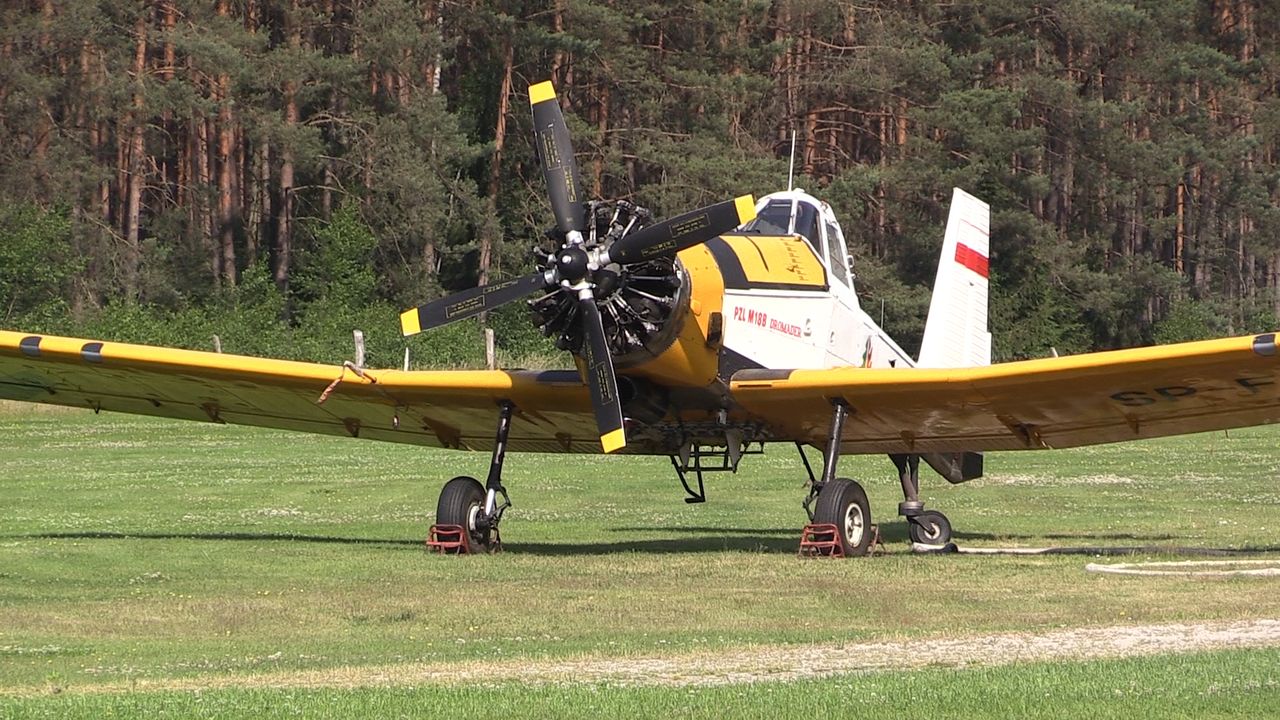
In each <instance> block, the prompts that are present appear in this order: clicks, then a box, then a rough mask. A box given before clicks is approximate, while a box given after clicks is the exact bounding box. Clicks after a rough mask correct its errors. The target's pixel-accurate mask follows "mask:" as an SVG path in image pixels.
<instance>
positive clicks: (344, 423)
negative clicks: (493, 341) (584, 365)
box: [0, 331, 600, 453]
mask: <svg viewBox="0 0 1280 720" xmlns="http://www.w3.org/2000/svg"><path fill="white" fill-rule="evenodd" d="M362 373H363V375H361V374H357V373H356V372H355V371H353V370H352V369H351V368H348V367H344V366H341V365H320V364H314V363H303V362H293V361H289V360H269V359H263V358H253V357H244V356H239V355H224V354H220V353H208V352H196V351H191V350H177V349H173V348H160V347H151V346H146V345H129V344H126V343H115V342H99V341H95V340H81V339H76V338H65V337H52V336H39V335H24V334H21V333H15V332H8V331H0V398H8V399H12V400H23V401H28V402H40V403H52V404H55V405H69V406H73V407H89V408H93V409H95V410H110V411H116V412H127V413H138V414H142V415H157V416H161V417H171V418H181V419H186V420H202V421H206V422H222V423H234V424H239V425H257V426H261V427H271V428H283V429H287V430H299V431H303V432H313V433H324V434H330V435H348V436H354V437H361V438H370V439H374V440H386V441H391V442H402V443H414V444H418V445H432V446H438V447H456V448H465V449H487V448H490V447H492V446H493V440H494V432H495V430H496V428H497V418H498V403H499V402H501V401H504V400H508V401H511V402H513V403H515V405H516V412H515V414H514V416H513V418H512V425H511V435H510V447H511V449H513V450H527V451H534V452H576V453H598V452H600V438H599V435H598V434H597V432H596V426H595V420H594V419H593V418H594V416H593V415H592V410H591V398H590V396H589V395H588V392H587V389H586V387H585V386H584V385H582V382H581V380H580V379H579V377H578V375H577V373H574V372H571V371H569V372H562V371H548V372H533V371H515V372H503V371H488V370H478V371H472V370H457V371H436V372H402V371H399V370H365V371H362ZM339 378H341V380H340V381H339V382H337V384H336V385H335V384H334V382H335V381H336V380H339ZM331 385H332V386H333V387H332V389H331V390H330V391H329V392H328V394H327V398H326V399H325V401H324V402H320V398H321V395H322V394H324V393H325V391H326V390H327V389H330V386H331Z"/></svg>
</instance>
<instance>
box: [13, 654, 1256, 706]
mask: <svg viewBox="0 0 1280 720" xmlns="http://www.w3.org/2000/svg"><path fill="white" fill-rule="evenodd" d="M1278 677H1280V652H1277V651H1272V650H1267V651H1226V652H1218V653H1200V654H1193V655H1185V656H1181V657H1177V658H1173V659H1162V658H1156V659H1153V658H1134V659H1126V660H1108V661H1095V662H1088V663H1056V664H1046V663H1030V664H1026V665H1015V666H1004V667H983V668H969V669H964V670H949V671H945V672H933V671H916V672H878V673H866V674H859V675H842V676H835V677H831V678H827V679H823V680H810V681H804V682H787V683H756V684H748V685H729V686H721V687H711V688H699V687H694V688H685V687H681V688H668V687H643V688H627V687H611V686H606V685H572V686H559V687H557V686H533V687H528V686H521V685H513V684H496V685H493V686H486V687H420V688H377V689H358V690H338V689H323V690H272V689H259V690H243V689H237V690H219V691H207V692H188V693H172V692H169V693H137V694H115V695H93V694H91V695H69V696H68V695H62V696H52V697H44V698H32V699H20V700H15V699H4V698H0V716H2V717H6V718H12V719H13V720H23V719H27V718H30V719H35V718H59V719H63V718H66V719H71V718H92V719H94V720H96V719H97V718H112V717H146V718H149V719H150V720H164V719H165V718H189V717H201V718H209V719H215V718H239V717H254V718H263V719H264V720H267V719H271V718H292V717H307V718H344V719H345V718H349V717H405V718H411V717H423V718H426V717H433V718H439V717H496V718H578V717H626V718H636V719H637V720H639V719H641V718H723V717H735V718H807V717H813V718H824V717H907V716H911V717H929V718H970V719H973V720H981V719H983V718H1020V719H1025V720H1034V719H1036V718H1073V719H1077V720H1094V719H1102V718H1125V719H1127V718H1137V717H1141V718H1160V719H1164V718H1169V719H1172V718H1197V719H1203V718H1258V717H1273V716H1274V714H1275V711H1276V708H1277V707H1280V681H1278V680H1277V678H1278Z"/></svg>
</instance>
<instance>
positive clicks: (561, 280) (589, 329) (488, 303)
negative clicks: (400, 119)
mask: <svg viewBox="0 0 1280 720" xmlns="http://www.w3.org/2000/svg"><path fill="white" fill-rule="evenodd" d="M529 103H530V104H531V105H532V109H533V131H534V144H535V146H536V148H537V152H538V159H539V161H540V162H541V164H542V174H543V178H544V179H545V180H546V183H547V194H548V196H549V197H550V200H551V210H552V212H553V213H554V215H555V218H556V230H557V231H558V235H559V236H563V238H564V240H563V242H562V244H561V246H560V249H559V250H557V251H556V252H555V253H554V254H552V255H550V256H548V257H547V259H546V262H545V263H544V266H543V268H542V269H541V270H539V271H537V272H535V273H532V274H530V275H526V276H525V277H522V278H518V279H516V280H508V281H505V282H499V283H493V284H490V285H483V286H480V287H475V288H471V289H469V290H463V291H462V292H459V293H455V294H453V295H450V296H448V297H446V298H441V299H439V300H434V301H432V302H429V303H426V304H425V305H420V306H418V307H416V308H413V309H411V310H406V311H405V312H403V313H401V315H400V325H401V329H402V330H403V332H404V334H405V335H413V334H415V333H419V332H422V331H423V330H429V329H431V328H434V327H439V326H441V325H445V324H447V323H451V322H453V321H455V320H462V319H464V318H468V317H473V316H475V315H479V314H480V313H482V312H485V311H487V310H492V309H494V308H496V307H499V306H501V305H505V304H507V303H509V302H513V301H515V300H519V299H521V298H524V297H528V296H530V295H533V294H534V293H537V292H539V291H550V292H553V293H559V292H567V293H572V296H571V297H576V298H577V308H578V312H577V314H576V318H575V319H576V320H577V321H578V322H580V324H581V325H580V330H581V335H582V337H583V342H582V347H581V349H580V351H579V355H580V357H581V359H582V362H583V367H584V369H585V373H586V381H587V385H588V387H590V389H591V404H592V408H593V409H594V411H595V419H596V427H597V429H598V430H599V432H600V444H601V446H602V447H603V448H604V451H605V452H607V453H608V452H613V451H615V450H618V449H620V448H622V447H625V446H626V444H627V439H626V431H625V430H624V428H623V418H622V401H621V399H620V398H619V397H618V380H617V376H616V374H615V373H614V369H613V356H612V355H611V353H610V351H609V343H608V340H607V338H606V337H605V330H604V323H603V320H602V319H601V315H600V309H599V307H598V306H597V304H596V303H597V301H598V299H597V297H596V282H595V277H596V273H597V272H598V271H599V270H601V269H602V268H605V267H606V266H608V265H611V264H617V265H628V264H632V263H638V262H644V261H648V260H652V259H654V258H662V257H673V256H675V254H676V253H678V252H680V251H681V250H685V249H687V248H690V247H693V246H695V245H698V244H700V243H704V242H706V241H708V240H710V239H712V238H714V237H717V236H719V235H721V234H723V233H726V232H729V231H730V230H733V229H734V228H736V227H738V226H739V225H742V224H744V223H746V222H749V221H750V220H751V219H752V218H754V217H755V201H754V200H753V199H752V197H751V196H750V195H743V196H741V197H738V198H735V199H733V200H727V201H725V202H721V203H717V204H715V205H710V206H708V207H705V208H702V209H701V210H695V211H693V212H690V213H685V214H684V215H680V216H679V217H675V218H671V219H669V220H664V221H662V222H659V223H655V224H653V225H648V226H645V227H641V228H639V229H637V230H634V231H633V232H629V233H626V234H623V235H622V236H621V237H619V238H617V239H615V240H613V241H612V243H610V244H608V245H588V243H587V242H586V239H585V238H584V237H583V232H584V231H585V230H586V228H587V222H588V218H587V217H586V215H587V208H586V204H585V203H584V202H583V199H582V179H581V177H580V176H579V174H578V164H577V161H576V160H575V159H574V155H573V146H572V144H571V142H570V139H569V128H568V126H567V125H566V124H565V121H564V114H563V113H562V112H561V110H560V103H559V102H558V101H557V99H556V92H555V88H554V87H552V85H551V83H550V82H541V83H538V84H536V85H532V86H530V87H529Z"/></svg>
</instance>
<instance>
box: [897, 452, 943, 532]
mask: <svg viewBox="0 0 1280 720" xmlns="http://www.w3.org/2000/svg"><path fill="white" fill-rule="evenodd" d="M889 459H890V460H892V461H893V464H894V465H895V466H896V467H897V468H898V480H899V481H900V482H901V483H902V496H903V498H905V499H904V500H903V501H902V502H901V503H898V514H899V515H901V516H903V517H904V518H906V519H907V534H908V535H909V536H910V537H911V542H913V543H919V544H921V545H946V544H947V543H949V542H951V521H949V520H947V516H946V515H943V514H942V513H940V512H938V511H937V510H925V509H924V503H922V502H920V456H919V455H890V456H889Z"/></svg>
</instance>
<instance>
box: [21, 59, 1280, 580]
mask: <svg viewBox="0 0 1280 720" xmlns="http://www.w3.org/2000/svg"><path fill="white" fill-rule="evenodd" d="M529 94H530V101H531V104H532V110H533V116H534V126H535V142H536V145H537V150H538V155H539V158H540V160H541V163H542V166H543V172H544V177H545V179H546V183H547V188H548V191H549V195H550V199H551V206H552V209H553V211H554V214H555V218H556V228H555V230H554V231H553V232H552V235H553V236H554V237H555V238H556V245H557V246H556V247H554V248H549V249H548V251H547V253H546V256H545V258H544V259H543V262H542V264H541V267H540V269H539V270H538V271H537V272H535V273H533V274H531V275H529V276H527V277H524V278H521V279H518V280H512V281H509V282H502V283H497V284H494V285H489V286H486V287H478V288H473V289H471V290H467V291H464V292H462V293H459V294H457V295H454V296H451V297H448V298H444V299H442V300H437V301H434V302H430V303H427V304H425V305H423V306H421V307H418V308H414V309H411V310H409V311H407V312H405V313H404V314H403V316H402V318H401V321H402V325H403V331H404V333H405V334H406V335H411V334H413V333H416V332H419V331H422V330H427V329H430V328H432V327H437V326H439V325H442V324H445V323H448V322H451V321H454V320H458V319H461V318H465V317H470V316H474V315H476V314H479V313H481V312H483V311H485V310H488V309H492V308H494V307H497V306H499V305H502V304H504V303H508V302H513V301H516V300H520V299H524V298H531V299H530V300H529V301H528V302H529V307H530V309H531V311H532V315H533V317H534V321H535V322H536V323H537V324H538V326H539V327H540V328H541V329H542V330H543V332H545V333H546V334H548V335H549V336H553V337H555V338H556V341H557V344H558V345H559V346H560V347H561V348H563V349H565V350H568V351H570V352H572V353H573V355H574V356H575V358H576V360H577V362H578V372H574V371H547V372H536V371H497V370H492V371H480V370H459V371H413V372H410V371H400V370H366V369H363V368H359V367H356V366H355V365H353V364H351V363H346V364H344V365H342V366H329V365H320V364H313V363H303V362H293V361H287V360H274V359H263V358H251V357H241V356H235V355H224V354H218V353H206V352H195V351H189V350H179V349H172V348H159V347H149V346H141V345H129V344H124V343H114V342H100V341H94V340H82V339H75V338H64V337H50V336H41V335H35V334H30V333H20V332H8V331H0V397H3V398H9V399H14V400H22V401H29V402H42V403H53V404H60V405H70V406H78V407H91V408H93V409H94V410H109V411H114V412H127V413H138V414H143V415H157V416H162V417H171V418H182V419H188V420H200V421H206V422H210V421H211V422H217V423H235V424H242V425H256V426H261V427H272V428H284V429H289V430H298V431H302V432H314V433H326V434H331V435H349V436H352V437H359V438H366V439H371V440H383V441H390V442H402V443H413V444H418V445H428V446H436V447H446V448H457V449H464V450H489V451H491V452H492V457H491V463H490V467H489V472H488V477H487V482H486V483H485V484H483V485H482V484H481V483H480V482H479V481H477V480H476V479H474V478H472V477H468V476H465V475H463V476H459V477H455V478H453V479H452V480H449V481H448V482H447V483H445V485H444V487H443V489H442V491H441V493H440V497H439V502H438V506H437V521H438V523H439V524H443V525H457V526H461V527H462V528H464V529H465V532H466V533H467V535H468V536H469V541H470V543H471V544H472V545H473V546H481V547H484V546H489V545H490V544H492V543H495V541H496V539H497V531H498V525H499V523H500V522H501V520H502V516H503V513H504V512H505V511H506V510H507V509H508V508H509V507H510V506H511V503H510V500H509V498H508V495H507V491H506V488H505V487H504V485H503V483H502V467H503V461H504V458H505V453H506V451H507V450H512V451H526V452H544V453H600V452H605V453H610V452H617V453H624V454H644V455H666V456H668V457H670V458H671V462H672V465H673V466H674V468H675V471H676V474H677V476H678V478H679V480H680V482H681V483H682V485H683V486H684V488H685V491H686V493H687V494H688V497H687V498H686V500H687V501H688V502H701V501H702V500H704V499H705V486H704V484H703V475H704V473H706V472H710V471H715V470H727V471H735V470H736V469H737V468H738V465H739V461H740V460H741V458H742V457H743V456H745V455H749V454H755V453H758V452H761V451H762V449H763V447H764V445H766V444H769V443H775V444H776V443H787V444H794V445H795V446H796V447H797V448H799V449H800V451H801V452H800V455H801V458H802V461H803V463H804V467H805V469H806V471H807V472H808V476H809V480H810V484H809V492H808V495H807V498H806V500H805V503H804V507H805V509H806V511H807V512H808V514H809V516H810V520H811V522H817V523H824V524H825V523H829V524H832V525H835V526H836V529H837V533H838V542H839V544H840V546H841V549H842V550H843V551H844V553H845V554H848V555H860V554H865V553H866V552H867V550H868V548H869V545H870V543H871V541H872V531H871V517H872V516H871V508H870V506H869V504H868V502H867V496H866V493H865V492H864V491H863V489H862V487H861V486H860V485H859V484H858V483H857V482H855V481H853V480H850V479H847V478H841V477H837V476H836V469H837V465H838V462H839V459H840V456H841V455H842V454H845V453H863V454H886V455H889V456H890V458H891V459H892V460H893V462H894V464H895V466H896V467H897V470H898V479H899V482H900V483H901V485H902V491H903V496H904V500H903V502H902V503H901V504H900V505H899V506H898V513H899V515H902V516H903V517H905V518H906V520H907V521H908V528H909V534H910V536H911V538H912V539H913V540H914V541H917V542H922V543H928V544H944V543H946V542H947V541H948V540H949V538H950V536H951V527H950V523H949V522H948V521H947V519H946V517H945V516H944V515H943V514H942V513H940V512H937V511H936V510H927V509H925V508H924V506H923V504H922V503H921V502H920V500H919V474H918V470H919V464H920V461H921V460H923V461H924V462H925V463H926V464H927V465H929V466H931V467H932V468H933V469H934V470H935V471H937V472H938V473H939V474H940V475H942V476H943V477H944V478H946V479H947V480H949V481H951V482H953V483H958V482H964V481H966V480H970V479H973V478H975V477H978V476H980V475H981V473H982V455H981V453H982V452H983V451H987V450H1028V449H1041V448H1063V447H1075V446H1081V445H1090V444H1097V443H1108V442H1117V441H1122V440H1136V439H1141V438H1151V437H1159V436H1165V435H1176V434H1181V433H1193V432H1201V431H1205V430H1215V429H1223V428H1232V427H1242V426H1247V425H1257V424H1262V423H1269V422H1275V421H1276V420H1278V419H1280V391H1278V386H1277V383H1276V379H1277V378H1276V375H1277V357H1276V336H1275V334H1271V333H1269V334H1264V335H1257V336H1248V337H1236V338H1227V339H1221V340H1210V341H1204V342H1194V343H1184V344H1178V345H1168V346H1162V347H1148V348H1140V349H1133V350H1119V351H1112V352H1102V353H1090V354H1084V355H1075V356H1068V357H1055V358H1045V359H1040V360H1029V361H1023V362H1012V363H1003V364H998V365H991V364H990V355H991V336H990V334H989V333H988V331H987V289H988V279H987V274H988V273H987V262H988V261H987V258H988V227H989V223H988V218H989V210H988V208H987V206H986V205H985V204H984V203H982V202H981V201H979V200H977V199H976V198H973V197H972V196H970V195H968V194H966V193H964V192H962V191H959V190H957V191H956V192H955V195H954V197H953V200H952V206H951V210H950V216H949V219H948V222H947V228H946V231H945V235H944V239H943V247H942V257H941V261H940V262H939V267H938V274H937V280H936V283H935V287H934V294H933V299H932V303H931V306H930V309H929V316H928V321H927V324H926V330H925V335H924V342H923V344H922V347H921V351H920V357H919V358H917V359H914V360H913V359H912V358H911V357H910V356H909V355H908V354H907V353H906V352H904V351H903V350H902V349H901V348H900V347H898V345H897V344H895V343H894V342H893V340H891V339H890V338H889V337H888V336H887V335H886V334H885V333H884V331H883V330H881V329H880V328H879V326H877V324H876V323H875V322H874V321H873V320H872V319H871V318H870V317H869V316H868V315H867V313H865V312H863V311H862V310H861V309H860V308H859V307H858V301H857V296H856V295H855V293H854V289H853V281H854V275H853V273H852V271H851V268H850V264H849V257H848V254H847V252H846V249H845V244H844V238H843V235H842V234H841V231H840V226H839V223H837V222H836V219H835V217H834V215H833V214H832V212H831V209H830V207H829V206H827V205H826V204H825V203H823V202H821V201H819V200H818V199H817V198H815V197H813V196H811V195H809V194H807V193H805V192H803V191H799V190H788V191H785V192H780V193H775V194H772V195H768V196H766V197H764V198H762V199H760V201H759V202H756V201H754V200H753V199H752V198H751V197H750V196H744V197H740V198H737V199H734V200H729V201H726V202H723V203H720V204H717V205H712V206H710V207H707V208H703V209H701V210H698V211H695V212H692V213H688V214H686V215H682V216H679V217H676V218H673V219H670V220H666V221H663V222H657V223H652V222H651V218H650V217H649V215H648V212H647V211H645V210H644V209H643V208H640V207H637V206H634V205H631V204H628V203H626V202H614V203H600V202H585V201H584V199H583V197H582V192H581V187H582V186H581V181H580V179H579V175H578V170H577V166H576V164H575V162H574V154H573V149H572V147H571V145H570V142H569V134H568V131H567V129H566V126H565V122H564V117H563V115H562V113H561V110H560V107H559V103H558V101H557V99H556V95H555V90H554V89H553V88H552V86H551V83H549V82H544V83H539V84H537V85H534V86H532V87H530V88H529ZM805 446H809V447H813V448H817V449H819V450H820V451H822V452H823V455H824V463H823V467H822V468H821V472H820V473H817V474H815V472H814V471H813V469H812V468H811V467H810V465H809V462H808V460H807V458H806V457H805V454H804V447H805ZM691 482H696V489H695V487H694V486H693V485H691Z"/></svg>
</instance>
